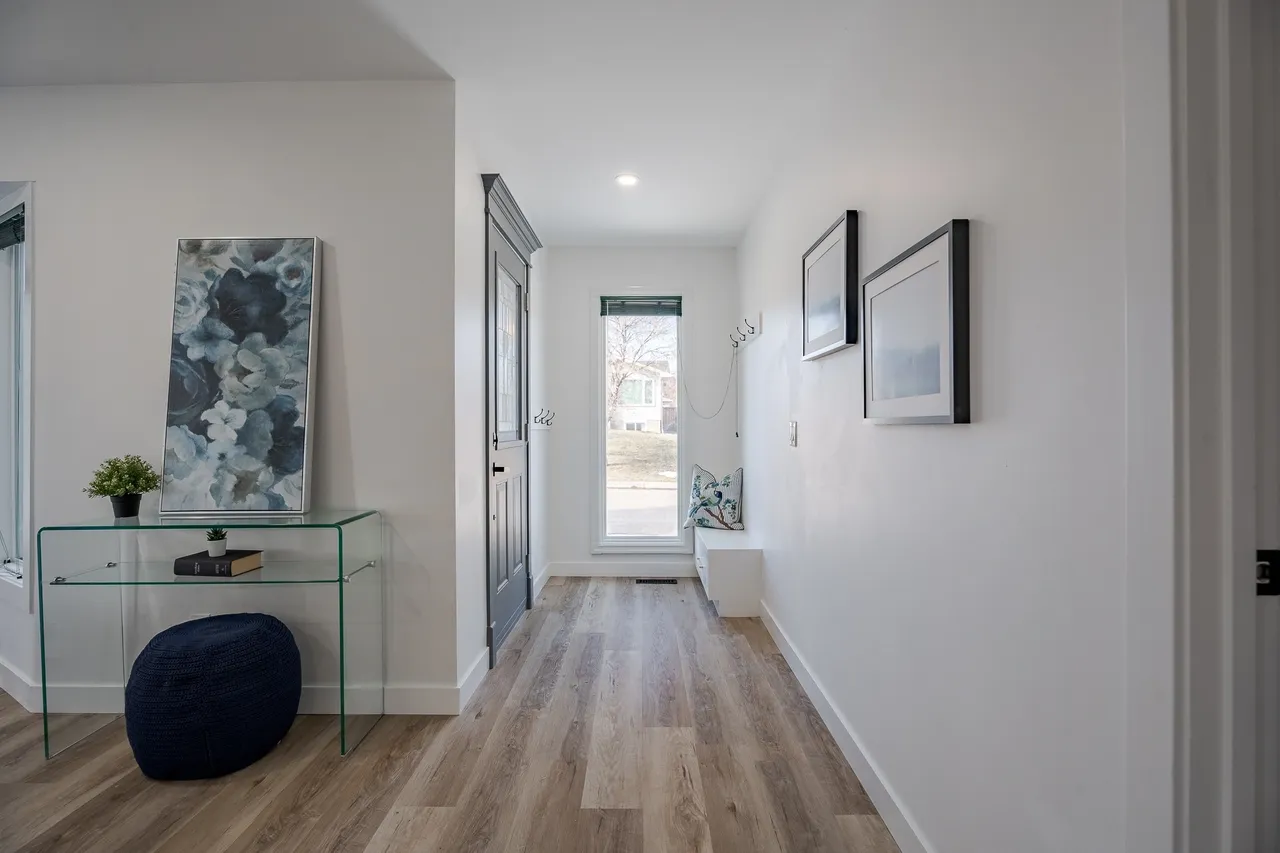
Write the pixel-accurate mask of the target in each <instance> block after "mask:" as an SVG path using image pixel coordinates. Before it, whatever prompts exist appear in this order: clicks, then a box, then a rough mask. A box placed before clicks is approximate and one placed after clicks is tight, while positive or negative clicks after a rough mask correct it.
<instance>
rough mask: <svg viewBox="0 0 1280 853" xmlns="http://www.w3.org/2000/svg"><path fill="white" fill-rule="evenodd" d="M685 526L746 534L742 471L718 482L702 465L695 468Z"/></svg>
mask: <svg viewBox="0 0 1280 853" xmlns="http://www.w3.org/2000/svg"><path fill="white" fill-rule="evenodd" d="M684 526H685V527H714V528H716V529H718V530H742V469H741V468H739V469H738V470H737V471H734V472H733V473H732V474H729V475H728V476H726V477H725V478H724V479H717V478H716V475H715V474H712V473H711V472H710V471H708V470H707V469H705V468H703V467H702V466H701V465H694V466H693V490H692V492H691V493H690V494H689V515H688V517H687V518H686V519H685V521H684Z"/></svg>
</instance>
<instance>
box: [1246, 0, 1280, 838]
mask: <svg viewBox="0 0 1280 853" xmlns="http://www.w3.org/2000/svg"><path fill="white" fill-rule="evenodd" d="M1252 8H1253V14H1254V16H1255V17H1254V21H1253V61H1254V63H1255V65H1254V68H1255V71H1256V73H1255V74H1254V78H1253V82H1254V91H1253V96H1254V107H1255V108H1254V113H1253V122H1254V152H1255V156H1256V158H1257V159H1256V161H1255V168H1256V181H1255V184H1254V187H1255V194H1254V204H1255V208H1254V209H1255V214H1256V219H1255V221H1254V234H1255V235H1256V240H1255V250H1256V252H1257V254H1256V256H1255V266H1254V268H1255V270H1256V271H1257V282H1258V312H1257V315H1256V322H1257V327H1256V328H1257V336H1256V344H1257V380H1258V398H1257V416H1258V418H1257V428H1258V516H1257V525H1258V547H1259V548H1268V549H1277V548H1280V367H1278V366H1277V365H1280V338H1277V337H1276V335H1275V329H1276V328H1277V324H1280V274H1277V270H1280V243H1277V242H1276V239H1275V235H1276V233H1277V232H1278V231H1280V10H1277V8H1276V4H1275V3H1272V2H1268V0H1254V2H1253V3H1252ZM1256 607H1257V624H1258V638H1257V660H1258V667H1259V672H1258V705H1257V719H1258V747H1257V774H1258V775H1257V789H1256V792H1255V800H1254V802H1255V803H1256V818H1257V835H1256V837H1255V842H1254V843H1255V845H1256V847H1257V849H1258V850H1276V849H1280V811H1278V810H1277V809H1276V803H1278V802H1280V596H1267V597H1260V598H1258V599H1257V601H1256Z"/></svg>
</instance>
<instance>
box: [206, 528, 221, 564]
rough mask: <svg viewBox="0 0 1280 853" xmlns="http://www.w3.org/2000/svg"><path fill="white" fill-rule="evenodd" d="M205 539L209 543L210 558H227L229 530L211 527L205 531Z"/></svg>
mask: <svg viewBox="0 0 1280 853" xmlns="http://www.w3.org/2000/svg"><path fill="white" fill-rule="evenodd" d="M204 538H205V539H207V540H208V542H209V556H210V557H225V556H226V555H227V529H226V528H225V527H210V528H209V529H208V530H207V531H205V534H204Z"/></svg>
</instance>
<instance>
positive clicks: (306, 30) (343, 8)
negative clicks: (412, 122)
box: [0, 0, 448, 86]
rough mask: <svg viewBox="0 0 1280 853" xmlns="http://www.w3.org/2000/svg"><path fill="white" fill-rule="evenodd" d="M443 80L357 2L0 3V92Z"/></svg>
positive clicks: (45, 0)
mask: <svg viewBox="0 0 1280 853" xmlns="http://www.w3.org/2000/svg"><path fill="white" fill-rule="evenodd" d="M447 76H448V75H446V74H444V73H443V72H442V71H441V70H440V68H439V66H437V65H435V64H434V63H433V62H431V60H430V59H428V58H427V57H426V56H424V55H423V53H422V51H421V50H420V49H419V48H417V47H416V46H415V45H413V44H412V43H410V42H409V41H407V40H406V39H405V38H404V37H403V36H402V35H401V34H400V33H398V32H397V31H396V29H395V28H394V27H393V26H391V25H390V24H388V23H387V21H386V20H385V18H384V17H383V16H382V15H380V14H378V13H377V12H376V11H375V10H374V9H372V8H371V7H369V6H367V5H365V4H364V3H362V2H360V0H0V86H43V85H60V84H68V85H70V84H78V83H232V82H245V81H253V80H416V79H422V78H431V77H439V78H444V77H447Z"/></svg>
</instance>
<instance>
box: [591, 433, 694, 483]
mask: <svg viewBox="0 0 1280 853" xmlns="http://www.w3.org/2000/svg"><path fill="white" fill-rule="evenodd" d="M605 456H606V461H607V465H608V467H607V469H606V480H605V482H606V483H607V484H614V483H653V484H654V485H663V486H669V487H671V488H673V489H674V488H677V485H676V481H677V479H678V478H677V473H678V472H677V469H676V465H677V459H676V437H675V436H674V435H665V434H663V433H660V432H637V431H633V430H624V429H611V430H609V431H608V432H606V433H605Z"/></svg>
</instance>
